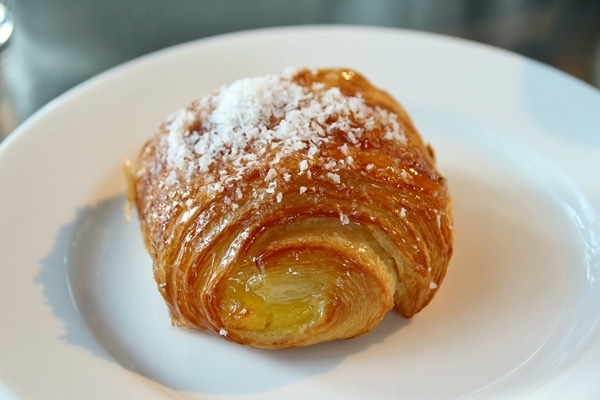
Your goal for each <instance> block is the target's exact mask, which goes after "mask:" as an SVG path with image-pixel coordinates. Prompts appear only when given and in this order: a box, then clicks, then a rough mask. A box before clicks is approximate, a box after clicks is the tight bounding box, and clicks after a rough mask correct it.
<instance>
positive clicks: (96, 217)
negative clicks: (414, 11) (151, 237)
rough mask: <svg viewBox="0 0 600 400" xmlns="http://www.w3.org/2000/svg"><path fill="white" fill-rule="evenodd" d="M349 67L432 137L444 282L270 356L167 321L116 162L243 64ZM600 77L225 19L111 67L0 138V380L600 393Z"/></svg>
mask: <svg viewBox="0 0 600 400" xmlns="http://www.w3.org/2000/svg"><path fill="white" fill-rule="evenodd" d="M288 66H296V67H303V66H310V67H329V66H346V67H352V68H354V69H356V70H358V71H360V72H362V73H363V74H364V75H366V76H367V77H368V78H369V79H370V80H371V81H372V82H373V83H374V84H376V85H378V86H380V87H382V88H385V89H386V90H388V91H389V92H391V93H392V94H393V95H394V96H395V97H396V98H397V99H399V100H400V101H401V102H402V103H403V104H404V106H405V107H406V108H407V109H408V111H409V112H410V113H411V115H412V116H413V119H414V121H415V122H416V124H417V126H418V128H419V129H420V131H421V133H422V135H423V136H424V138H425V139H426V140H427V141H428V142H430V143H431V144H432V146H433V147H434V148H435V150H436V154H437V158H438V162H439V168H440V170H441V171H442V172H443V173H444V174H445V175H446V176H447V178H448V180H449V185H450V190H451V192H452V196H453V201H454V208H455V214H456V215H455V218H456V222H455V228H456V249H455V255H454V257H453V259H452V262H451V265H450V267H449V269H448V275H447V278H446V280H445V282H444V283H443V285H442V287H441V288H440V291H439V293H438V295H437V297H436V298H435V299H434V301H433V302H432V303H431V304H430V306H428V307H427V308H426V309H425V310H423V312H421V313H420V314H418V315H417V316H416V317H414V318H413V319H412V320H410V321H407V320H404V319H402V318H401V317H399V316H398V315H394V314H393V313H390V314H389V315H387V316H386V318H385V319H384V321H383V323H382V324H381V325H380V326H378V327H377V328H376V329H375V330H374V331H372V332H370V333H369V334H367V335H364V336H362V337H360V338H357V339H353V340H349V341H341V342H333V343H326V344H321V345H316V346H313V347H309V348H303V349H296V350H285V351H265V350H255V349H250V348H245V347H242V346H239V345H236V344H232V343H229V342H226V341H224V340H221V339H220V338H217V337H212V336H208V335H206V334H203V333H198V332H190V331H185V330H178V329H175V328H172V327H171V326H170V321H169V317H168V314H167V310H166V307H165V306H164V304H163V302H162V299H161V298H160V296H159V294H158V291H157V289H156V287H155V285H154V283H153V280H152V276H151V272H152V267H151V262H150V259H149V257H148V256H147V254H146V252H145V250H144V248H143V244H142V240H141V237H140V233H139V228H138V224H137V221H136V220H135V218H134V219H133V220H132V221H129V222H127V221H126V220H125V218H124V211H123V209H124V207H125V204H126V201H125V195H124V193H125V180H124V177H123V174H122V165H123V163H124V161H125V160H126V159H127V158H132V157H135V155H136V153H137V151H138V149H139V148H140V147H141V145H142V143H143V142H144V141H145V139H146V138H147V137H149V135H150V134H151V133H152V132H153V130H154V128H155V127H156V126H157V124H158V123H159V122H160V121H161V120H162V119H163V118H164V117H166V116H167V115H168V114H169V113H171V112H172V111H174V110H176V109H179V108H181V107H183V106H185V105H186V104H187V103H188V102H189V101H190V100H192V99H194V98H197V97H199V96H201V95H204V94H206V93H208V92H209V91H211V90H212V89H214V88H216V87H218V86H220V85H221V84H224V83H227V82H231V81H232V80H234V79H237V78H242V77H247V76H256V75H263V74H266V73H271V72H279V71H281V70H283V69H285V68H286V67H288ZM598 110H600V93H599V92H598V90H597V89H594V88H592V87H590V86H588V85H586V84H584V83H582V82H579V81H577V80H575V79H573V78H571V77H568V76H566V75H564V74H562V73H560V72H557V71H555V70H553V69H551V68H549V67H546V66H544V65H541V64H538V63H536V62H533V61H531V60H527V59H525V58H522V57H520V56H517V55H514V54H511V53H507V52H504V51H501V50H497V49H493V48H490V47H487V46H484V45H480V44H476V43H472V42H466V41H462V40H457V39H451V38H447V37H442V36H437V35H431V34H424V33H417V32H410V31H401V30H391V29H376V28H358V27H301V28H280V29H268V30H260V31H253V32H243V33H236V34H231V35H225V36H220V37H215V38H210V39H207V40H201V41H197V42H193V43H189V44H184V45H181V46H177V47H174V48H170V49H167V50H164V51H161V52H158V53H155V54H152V55H149V56H146V57H143V58H141V59H138V60H135V61H133V62H130V63H127V64H125V65H123V66H120V67H118V68H116V69H113V70H110V71H108V72H106V73H104V74H101V75H100V76H98V77H96V78H94V79H91V80H90V81H88V82H86V83H84V84H82V85H80V86H79V87H77V88H75V89H74V90H72V91H70V92H68V93H67V94H65V95H63V96H61V97H60V98H58V99H57V100H55V101H54V102H52V103H51V104H49V105H48V106H47V107H45V108H44V109H43V110H41V111H40V112H38V113H37V114H36V115H35V116H34V117H33V118H31V119H30V120H28V121H27V122H26V123H24V124H23V125H22V126H21V127H20V128H19V129H18V131H16V132H14V134H12V135H11V136H10V137H9V138H8V139H7V140H6V141H5V142H3V143H2V145H1V147H0V191H1V192H0V243H1V248H2V250H1V252H0V282H2V289H1V290H0V315H1V318H2V329H1V330H0V397H6V398H9V399H11V398H23V399H37V398H45V399H49V398H60V399H65V398H87V399H92V398H98V399H106V398H111V399H117V398H124V399H163V398H176V399H187V398H190V399H212V398H216V399H281V398H327V399H333V398H340V399H364V398H390V399H400V398H407V399H422V398H427V399H434V398H470V397H473V398H492V397H495V396H497V397H503V398H505V397H522V396H523V397H524V396H532V397H534V398H544V399H545V398H551V397H553V396H556V397H557V398H566V397H570V398H587V397H589V398H598V396H600V383H599V382H598V381H597V379H596V378H597V375H598V374H599V373H600V331H599V329H598V321H599V314H600V307H598V304H600V281H599V280H598V279H599V277H600V221H599V219H598V213H600V184H598V171H600V161H599V160H600V158H599V157H600V118H599V117H598Z"/></svg>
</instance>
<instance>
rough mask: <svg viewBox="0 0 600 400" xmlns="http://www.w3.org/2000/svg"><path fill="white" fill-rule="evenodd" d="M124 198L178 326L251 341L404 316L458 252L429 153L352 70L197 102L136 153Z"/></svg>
mask: <svg viewBox="0 0 600 400" xmlns="http://www.w3.org/2000/svg"><path fill="white" fill-rule="evenodd" d="M131 188H132V195H131V196H132V202H133V204H134V205H135V207H136V209H137V212H138V216H139V220H140V223H141V230H142V233H143V236H144V240H145V244H146V247H147V249H148V252H149V254H150V256H151V258H152V260H153V264H154V276H155V279H156V282H157V285H158V289H159V291H160V293H161V295H162V296H163V298H164V299H165V301H166V304H167V305H168V307H169V310H170V314H171V317H172V321H173V323H174V324H175V325H176V326H181V327H189V328H195V329H200V330H203V331H206V332H211V333H214V334H217V335H221V336H223V337H224V338H225V339H228V340H231V341H234V342H237V343H240V344H244V345H250V346H254V347H262V348H286V347H298V346H306V345H310V344H315V343H319V342H324V341H330V340H336V339H347V338H352V337H355V336H358V335H361V334H363V333H365V332H368V331H369V330H371V329H373V328H374V327H375V326H376V325H377V324H378V323H379V322H380V321H381V320H382V318H383V316H384V315H385V314H386V313H387V312H388V311H389V310H391V309H395V310H396V311H397V312H398V313H400V314H401V315H402V316H404V317H412V316H413V315H415V314H416V313H417V312H419V311H420V310H421V309H422V308H423V307H425V306H426V305H427V304H428V303H429V302H430V301H431V300H432V298H433V297H434V295H435V293H436V292H437V290H438V288H439V285H440V284H441V282H442V280H443V278H444V275H445V273H446V269H447V266H448V263H449V260H450V257H451V254H452V243H453V229H452V211H451V201H450V196H449V192H448V188H447V184H446V180H445V179H444V177H442V176H441V175H440V173H439V172H438V171H437V170H436V167H435V160H434V155H433V151H432V150H431V148H430V147H429V146H428V145H426V144H425V143H424V142H423V140H422V139H421V137H420V136H419V134H418V132H417V130H416V129H415V126H414V124H413V122H412V121H411V119H410V117H409V115H408V114H407V112H406V111H405V110H404V109H403V108H402V106H401V105H400V104H399V103H398V102H397V101H396V100H394V99H393V98H392V97H391V96H390V95H388V94H387V93H386V92H384V91H382V90H380V89H378V88H376V87H374V86H373V85H372V84H371V83H370V82H368V81H367V80H366V79H365V78H364V77H363V76H362V75H360V74H359V73H357V72H356V71H352V70H349V69H321V70H310V69H302V70H298V71H296V70H286V71H285V72H283V73H281V74H279V75H268V76H265V77H259V78H248V79H243V80H240V81H237V82H234V83H232V84H231V85H228V86H224V87H222V88H220V89H219V90H217V91H215V92H214V93H212V94H210V95H208V96H205V97H203V98H201V99H199V100H197V101H194V102H192V103H191V104H190V105H189V106H188V107H187V108H186V109H184V110H181V111H180V112H178V113H175V114H173V115H172V116H170V117H169V118H168V119H167V120H166V121H165V122H164V123H163V124H162V125H161V126H160V128H159V129H158V131H157V133H156V134H155V135H154V136H153V137H152V138H151V139H150V140H149V141H148V142H147V143H146V144H145V145H144V147H143V149H142V151H141V153H140V155H139V158H138V159H137V160H136V161H135V162H134V164H133V167H132V170H131Z"/></svg>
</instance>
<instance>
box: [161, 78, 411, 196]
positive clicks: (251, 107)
mask: <svg viewBox="0 0 600 400" xmlns="http://www.w3.org/2000/svg"><path fill="white" fill-rule="evenodd" d="M296 73H297V72H295V70H294V69H288V70H286V71H285V72H284V73H282V74H280V75H267V76H263V77H257V78H246V79H241V80H238V81H235V82H233V83H232V84H230V85H228V86H223V87H222V88H220V89H219V90H218V91H216V92H215V93H213V94H211V95H208V96H205V97H203V98H201V99H199V100H197V101H196V102H194V103H192V104H191V105H190V106H188V107H187V108H186V109H184V110H182V111H180V112H178V113H174V114H172V115H171V116H170V117H169V118H168V119H167V120H166V121H165V124H164V129H165V130H166V135H164V136H163V138H162V139H161V140H162V143H161V145H163V146H164V147H165V148H166V151H165V152H164V154H163V157H164V161H165V164H166V167H167V168H171V169H174V170H180V171H182V172H183V174H184V175H183V176H184V177H185V179H188V178H190V177H191V176H192V175H193V174H194V173H202V174H204V176H205V183H206V185H205V190H206V191H207V193H209V194H210V195H217V194H219V193H221V192H223V191H224V190H229V188H231V187H233V186H234V185H236V184H237V182H239V181H240V180H241V179H242V177H243V176H245V174H247V173H248V171H250V170H256V169H260V168H265V165H267V166H273V165H276V164H278V163H279V162H280V160H282V159H283V158H285V157H289V156H294V157H297V159H298V160H299V161H298V164H297V165H298V170H299V174H300V175H302V174H303V173H304V172H306V173H307V176H308V178H309V179H310V178H311V170H310V169H309V167H310V166H311V165H317V161H316V160H317V158H318V157H320V155H321V153H320V149H321V148H322V146H323V145H324V144H327V143H332V142H333V141H334V139H336V138H339V137H345V138H346V140H347V143H344V144H342V145H341V147H340V152H341V153H342V154H343V155H344V156H346V157H348V156H349V155H350V154H351V152H350V148H349V147H350V146H356V147H357V148H359V147H360V144H361V143H360V141H359V140H360V138H361V137H362V136H363V135H364V134H365V132H366V131H368V130H371V129H381V130H382V131H383V132H385V133H384V136H383V138H384V140H394V141H397V142H399V143H401V144H405V143H406V137H405V136H404V132H403V131H402V128H401V126H400V124H399V122H398V118H397V116H396V115H395V114H393V113H392V112H390V111H388V110H386V109H383V108H380V107H371V106H369V105H367V103H366V102H365V100H364V98H363V97H362V96H361V95H360V94H358V95H356V96H348V95H345V94H343V93H342V92H341V90H340V89H339V88H337V87H329V88H327V87H326V86H325V85H323V84H321V83H314V84H312V86H309V87H305V86H302V85H300V84H297V83H296V82H294V81H293V79H294V77H295V75H296ZM313 73H316V72H313ZM331 121H333V122H331ZM340 135H342V136H340ZM336 140H337V139H336ZM323 158H324V159H323V160H322V162H323V164H319V165H324V166H325V168H326V169H329V170H333V169H334V168H336V166H338V165H337V164H336V163H335V160H334V159H333V158H332V157H329V156H327V157H323ZM352 161H353V160H352V158H351V157H350V158H348V159H347V163H348V164H351V163H352ZM217 165H218V166H220V168H221V170H219V171H218V170H216V166H217ZM222 166H226V167H222ZM340 166H343V165H341V163H340ZM372 167H373V166H371V168H372ZM369 169H370V168H369V166H367V170H369ZM169 176H170V175H169ZM327 176H328V177H329V179H331V180H333V181H334V182H336V183H339V175H337V174H327ZM277 177H278V173H277V170H276V169H275V168H273V167H271V168H270V169H269V170H268V172H267V175H266V176H265V183H266V186H265V187H264V188H263V190H265V191H266V192H267V193H273V191H274V189H275V188H274V187H272V186H271V185H270V183H272V182H276V181H277ZM283 179H284V180H285V181H286V182H287V181H289V180H290V179H291V176H290V175H289V174H287V173H286V174H284V175H283ZM175 181H176V176H175V175H173V176H172V179H167V181H166V182H165V183H166V184H167V185H172V184H175ZM235 197H236V198H237V199H240V197H239V195H238V193H237V192H236V194H235Z"/></svg>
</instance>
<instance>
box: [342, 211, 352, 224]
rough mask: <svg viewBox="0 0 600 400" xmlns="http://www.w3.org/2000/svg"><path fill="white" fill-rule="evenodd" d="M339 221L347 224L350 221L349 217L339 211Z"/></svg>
mask: <svg viewBox="0 0 600 400" xmlns="http://www.w3.org/2000/svg"><path fill="white" fill-rule="evenodd" d="M340 222H341V223H342V225H348V224H349V223H350V218H348V216H347V215H346V214H344V213H343V212H340Z"/></svg>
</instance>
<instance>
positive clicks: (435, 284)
mask: <svg viewBox="0 0 600 400" xmlns="http://www.w3.org/2000/svg"><path fill="white" fill-rule="evenodd" d="M437 287H438V285H437V283H435V282H431V283H430V284H429V289H431V290H433V289H437Z"/></svg>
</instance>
